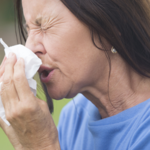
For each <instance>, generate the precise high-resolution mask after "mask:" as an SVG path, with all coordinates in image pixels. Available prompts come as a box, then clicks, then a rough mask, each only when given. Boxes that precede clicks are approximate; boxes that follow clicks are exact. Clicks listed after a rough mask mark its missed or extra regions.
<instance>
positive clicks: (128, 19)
mask: <svg viewBox="0 0 150 150" xmlns="http://www.w3.org/2000/svg"><path fill="white" fill-rule="evenodd" d="M62 2H63V3H64V5H66V7H67V8H68V9H69V10H70V11H71V12H72V13H73V14H74V15H75V16H76V17H77V18H78V19H79V20H80V21H82V22H83V23H85V24H86V25H87V26H88V27H89V29H90V30H91V33H92V34H91V35H92V36H91V37H92V41H93V43H94V45H95V46H96V44H95V42H94V35H95V34H97V36H98V37H99V41H100V43H101V44H102V45H103V46H104V47H105V45H104V43H103V41H102V38H101V37H104V38H105V39H106V40H107V41H108V42H109V43H110V44H111V45H113V46H114V47H115V49H116V50H117V52H118V53H119V55H120V56H121V57H122V58H123V59H124V60H125V61H126V62H127V63H128V64H129V65H130V66H131V67H132V68H133V69H134V70H135V71H136V72H137V73H139V74H140V75H142V76H145V77H150V11H149V9H148V8H150V2H149V0H62ZM15 4H16V11H17V16H18V27H19V33H20V35H22V37H23V38H24V40H25V39H26V38H25V30H24V28H23V14H22V7H21V0H16V3H15ZM96 47H97V46H96ZM97 48H99V47H97ZM99 49H100V48H99ZM105 53H106V56H107V58H108V60H109V64H111V63H110V59H109V55H108V51H107V50H105ZM110 70H111V65H110ZM44 87H45V86H44ZM45 88H46V87H45ZM47 96H48V94H47ZM49 100H50V99H49V98H48V101H49ZM50 104H51V103H50Z"/></svg>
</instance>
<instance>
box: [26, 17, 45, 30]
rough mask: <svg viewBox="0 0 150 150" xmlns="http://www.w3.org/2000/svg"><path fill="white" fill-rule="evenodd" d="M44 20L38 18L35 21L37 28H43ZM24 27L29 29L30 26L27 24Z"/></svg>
mask: <svg viewBox="0 0 150 150" xmlns="http://www.w3.org/2000/svg"><path fill="white" fill-rule="evenodd" d="M42 19H43V18H42V17H38V18H37V19H36V20H35V22H34V23H35V24H36V25H37V26H41V24H42ZM24 27H25V28H28V29H29V25H28V24H27V23H25V24H24Z"/></svg>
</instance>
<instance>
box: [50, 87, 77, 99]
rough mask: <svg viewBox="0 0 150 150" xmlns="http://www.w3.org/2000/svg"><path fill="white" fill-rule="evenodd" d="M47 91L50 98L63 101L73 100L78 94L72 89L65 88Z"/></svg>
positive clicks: (51, 88)
mask: <svg viewBox="0 0 150 150" xmlns="http://www.w3.org/2000/svg"><path fill="white" fill-rule="evenodd" d="M59 87H60V86H59ZM61 87H62V86H61ZM47 91H48V94H49V95H50V97H51V98H52V99H55V100H61V99H63V98H73V97H75V96H76V95H77V94H78V93H76V92H72V91H71V88H64V87H62V88H56V87H55V88H54V87H47Z"/></svg>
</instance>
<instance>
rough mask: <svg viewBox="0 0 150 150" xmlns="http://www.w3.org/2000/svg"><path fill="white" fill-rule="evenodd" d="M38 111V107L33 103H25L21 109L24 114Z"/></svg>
mask: <svg viewBox="0 0 150 150" xmlns="http://www.w3.org/2000/svg"><path fill="white" fill-rule="evenodd" d="M35 112H36V107H35V105H33V104H25V105H24V106H23V108H22V110H21V113H22V114H34V113H35Z"/></svg>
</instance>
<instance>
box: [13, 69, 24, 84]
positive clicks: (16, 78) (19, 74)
mask: <svg viewBox="0 0 150 150" xmlns="http://www.w3.org/2000/svg"><path fill="white" fill-rule="evenodd" d="M13 78H14V81H15V82H20V81H21V80H22V78H21V72H20V71H18V72H16V73H14V77H13Z"/></svg>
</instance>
